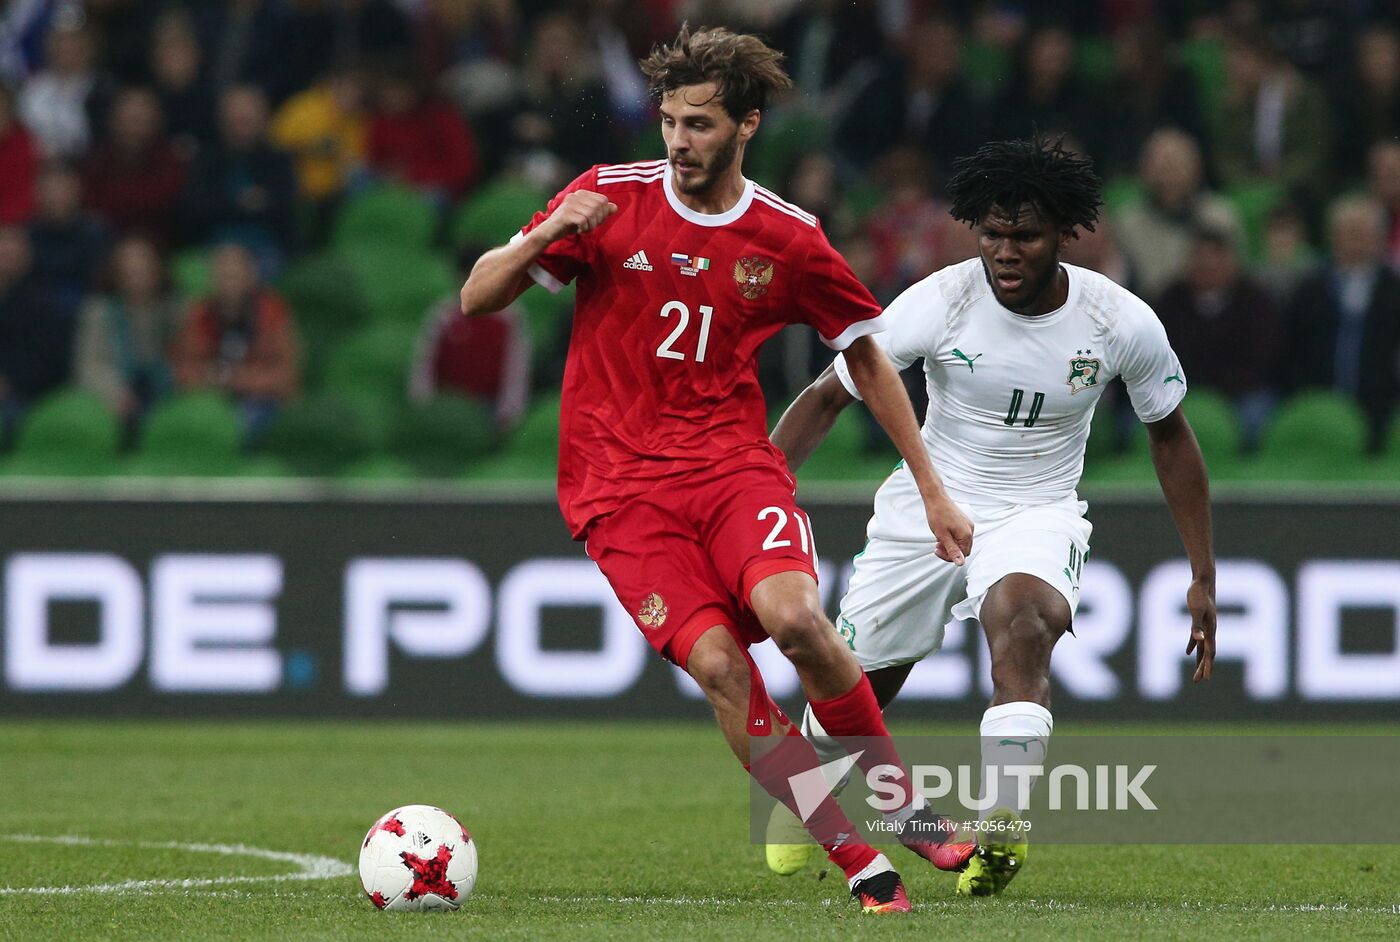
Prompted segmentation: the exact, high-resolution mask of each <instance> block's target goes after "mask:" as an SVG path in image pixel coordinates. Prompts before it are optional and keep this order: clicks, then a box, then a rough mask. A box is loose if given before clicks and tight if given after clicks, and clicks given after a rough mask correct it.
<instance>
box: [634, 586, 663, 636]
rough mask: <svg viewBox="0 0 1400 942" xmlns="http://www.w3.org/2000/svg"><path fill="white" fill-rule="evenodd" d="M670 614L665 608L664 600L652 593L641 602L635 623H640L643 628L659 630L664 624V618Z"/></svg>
mask: <svg viewBox="0 0 1400 942" xmlns="http://www.w3.org/2000/svg"><path fill="white" fill-rule="evenodd" d="M670 612H671V610H670V609H669V608H667V607H666V600H665V599H663V598H662V597H661V596H660V595H657V594H656V593H655V592H653V593H652V594H651V595H648V596H647V597H646V598H645V599H643V600H642V607H641V608H639V609H637V621H639V622H641V624H642V627H643V628H660V627H661V626H662V625H664V624H666V616H667V615H669V614H670Z"/></svg>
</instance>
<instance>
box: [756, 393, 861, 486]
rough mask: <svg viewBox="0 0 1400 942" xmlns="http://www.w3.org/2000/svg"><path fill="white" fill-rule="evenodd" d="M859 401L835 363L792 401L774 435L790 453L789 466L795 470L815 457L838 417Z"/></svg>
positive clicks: (786, 452) (774, 430) (775, 441)
mask: <svg viewBox="0 0 1400 942" xmlns="http://www.w3.org/2000/svg"><path fill="white" fill-rule="evenodd" d="M855 401H856V397H855V396H852V395H851V394H850V393H848V392H846V387H845V386H842V385H841V379H840V377H838V376H837V375H836V368H835V367H832V366H828V367H827V368H826V371H825V372H823V373H822V375H820V376H818V377H817V378H816V380H815V381H814V382H813V383H812V385H810V386H808V387H807V388H806V389H804V390H802V392H801V394H799V395H798V397H797V398H796V399H794V400H793V401H792V405H790V406H788V407H787V411H785V412H784V413H783V417H782V418H781V419H779V420H778V424H777V425H776V426H774V428H773V435H772V438H773V444H775V445H777V446H778V448H779V450H781V451H782V453H783V454H784V455H786V456H787V463H788V467H789V468H791V469H792V471H793V473H794V474H796V473H797V469H798V468H800V467H802V464H803V462H805V461H806V460H807V459H808V458H810V457H812V452H814V451H816V450H817V446H818V445H820V444H821V443H822V440H823V439H824V438H826V436H827V433H828V432H830V431H831V426H832V425H834V424H835V423H836V417H837V416H838V415H840V414H841V412H842V410H844V409H845V408H846V407H847V406H849V405H850V404H851V403H853V402H855Z"/></svg>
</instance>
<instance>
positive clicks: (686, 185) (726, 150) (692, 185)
mask: <svg viewBox="0 0 1400 942" xmlns="http://www.w3.org/2000/svg"><path fill="white" fill-rule="evenodd" d="M738 156H739V132H738V131H737V130H736V131H735V132H734V133H733V134H732V135H730V137H729V140H727V141H725V142H724V143H723V144H721V145H720V146H719V149H718V150H716V151H715V153H714V156H712V157H711V158H710V159H709V160H708V161H706V162H705V163H703V164H702V165H701V166H702V168H703V170H702V172H701V173H699V174H697V175H696V177H695V179H692V180H686V179H685V178H684V177H674V176H673V179H675V180H676V189H678V190H680V191H681V192H682V193H684V194H686V195H687V196H694V195H695V194H696V193H704V192H705V191H706V190H708V189H710V188H711V187H713V186H714V185H715V184H716V183H718V182H719V181H720V178H722V177H723V176H724V175H725V174H726V173H728V172H729V168H730V167H732V166H733V165H734V160H735V159H736V158H737V157H738Z"/></svg>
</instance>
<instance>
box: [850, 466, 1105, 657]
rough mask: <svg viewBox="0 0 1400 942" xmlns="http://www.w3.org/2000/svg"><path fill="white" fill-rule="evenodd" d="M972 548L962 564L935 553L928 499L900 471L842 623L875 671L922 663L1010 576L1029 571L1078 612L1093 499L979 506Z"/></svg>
mask: <svg viewBox="0 0 1400 942" xmlns="http://www.w3.org/2000/svg"><path fill="white" fill-rule="evenodd" d="M954 499H955V500H957V501H958V505H959V506H960V507H962V509H963V512H964V513H966V514H967V515H968V516H969V517H971V518H972V522H973V527H974V532H973V538H972V553H971V555H970V556H969V557H968V558H967V561H966V563H965V564H964V565H963V566H955V565H953V564H952V563H949V562H945V561H943V560H941V559H939V558H938V557H937V556H936V555H934V552H933V547H934V541H933V536H932V534H931V533H930V532H929V529H928V523H927V517H926V516H925V514H924V505H923V501H922V500H921V499H920V497H919V492H918V489H917V488H916V487H915V486H914V481H913V478H912V477H911V476H910V475H909V473H908V471H906V470H904V468H903V467H901V468H899V469H898V470H897V471H896V472H895V473H894V474H893V475H891V476H890V478H889V479H888V480H887V481H886V482H885V483H884V485H883V486H881V488H880V491H879V493H877V494H876V496H875V514H874V516H872V517H871V518H870V525H869V527H868V528H867V533H868V535H869V538H870V539H869V542H867V543H866V546H865V549H864V550H862V551H861V552H860V553H859V554H858V555H857V556H856V558H855V570H854V572H853V573H852V575H851V582H850V586H849V588H847V590H846V596H845V598H843V599H842V600H841V615H840V617H839V618H838V619H837V622H836V627H837V630H838V631H839V632H840V633H841V637H842V638H843V639H844V640H845V642H846V643H847V644H848V645H850V647H851V650H853V651H854V652H855V654H856V659H857V660H858V661H859V662H860V666H861V667H862V668H863V669H864V670H867V671H871V670H877V669H878V668H881V667H892V666H894V665H896V664H909V663H912V662H914V661H918V660H921V659H923V658H924V657H926V656H927V655H929V654H932V653H933V652H934V651H937V650H938V648H939V646H940V645H942V644H943V628H944V626H945V625H946V624H947V623H948V622H949V621H950V620H951V619H954V618H958V619H962V618H977V617H979V616H980V614H981V611H982V600H983V598H984V597H985V596H986V594H987V590H989V589H990V588H991V587H992V586H993V585H995V584H996V583H997V582H998V581H999V580H1000V579H1001V578H1002V577H1003V576H1007V575H1009V574H1011V573H1014V572H1023V573H1027V574H1029V575H1032V576H1035V577H1036V578H1038V579H1041V580H1043V581H1044V582H1047V583H1049V584H1050V585H1051V586H1054V588H1055V589H1056V590H1057V591H1058V592H1059V593H1060V594H1061V595H1063V596H1064V598H1065V601H1066V602H1068V603H1069V610H1070V617H1071V618H1073V616H1074V612H1075V610H1076V609H1077V608H1078V606H1079V577H1080V574H1081V573H1082V571H1083V567H1084V558H1085V557H1086V556H1087V555H1088V553H1089V535H1090V533H1091V532H1092V531H1093V525H1092V524H1091V523H1089V521H1088V520H1087V519H1085V517H1084V513H1085V511H1086V510H1087V509H1088V504H1086V503H1085V502H1083V501H1081V500H1079V499H1078V498H1077V497H1074V496H1071V497H1068V498H1065V499H1063V500H1060V501H1057V502H1055V503H1051V504H1006V503H976V502H974V501H972V500H967V499H959V498H958V497H956V496H955V497H954Z"/></svg>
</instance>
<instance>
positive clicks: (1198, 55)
mask: <svg viewBox="0 0 1400 942" xmlns="http://www.w3.org/2000/svg"><path fill="white" fill-rule="evenodd" d="M1177 61H1179V62H1180V63H1181V64H1182V65H1183V66H1185V67H1186V70H1187V71H1188V72H1190V73H1191V77H1192V79H1193V83H1192V84H1194V85H1195V87H1196V95H1197V97H1199V98H1200V100H1201V110H1202V111H1203V112H1204V117H1205V119H1206V122H1205V123H1206V126H1207V127H1210V126H1211V124H1212V123H1213V122H1214V120H1215V115H1216V112H1217V110H1218V109H1219V107H1220V96H1221V93H1222V92H1223V91H1224V89H1225V86H1226V81H1225V46H1224V43H1223V42H1221V40H1219V39H1210V38H1208V39H1189V40H1187V41H1185V42H1183V43H1181V44H1180V45H1179V46H1178V47H1177Z"/></svg>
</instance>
